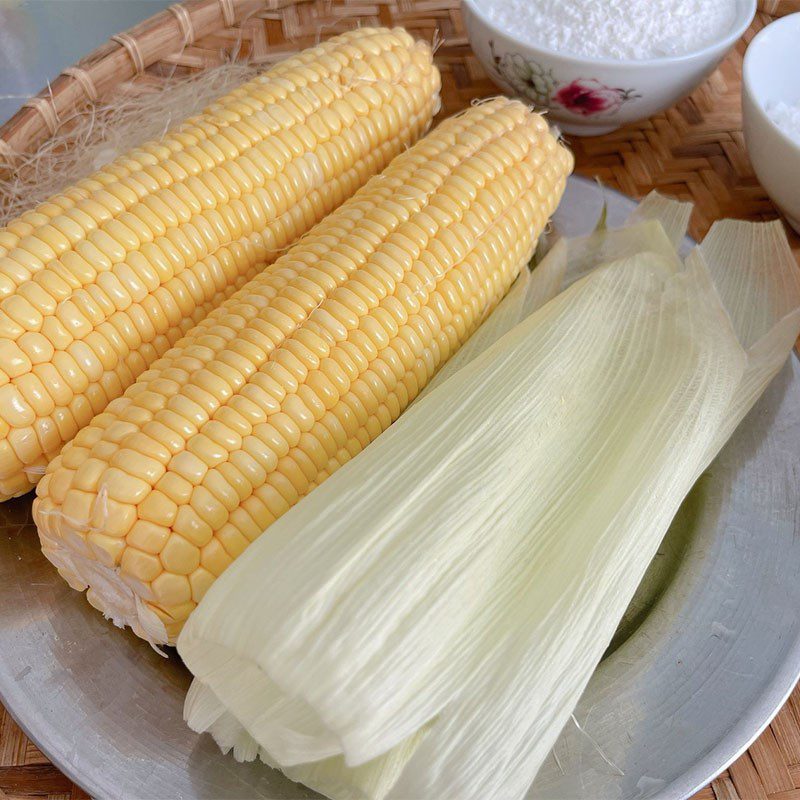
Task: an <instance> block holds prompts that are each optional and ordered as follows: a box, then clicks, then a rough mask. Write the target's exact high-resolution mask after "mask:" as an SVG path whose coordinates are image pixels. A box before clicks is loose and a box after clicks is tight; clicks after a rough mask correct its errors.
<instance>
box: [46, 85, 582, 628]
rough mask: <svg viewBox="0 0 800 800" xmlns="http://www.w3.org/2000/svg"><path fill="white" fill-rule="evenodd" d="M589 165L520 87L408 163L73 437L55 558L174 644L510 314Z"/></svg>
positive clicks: (126, 620)
mask: <svg viewBox="0 0 800 800" xmlns="http://www.w3.org/2000/svg"><path fill="white" fill-rule="evenodd" d="M571 165H572V159H571V156H570V155H569V153H568V152H567V151H566V150H565V149H563V148H562V147H560V146H559V145H558V143H557V141H556V139H555V138H554V137H553V135H552V134H551V133H550V132H549V130H548V127H547V124H546V123H545V121H544V120H543V119H542V118H541V117H540V116H538V115H536V114H533V113H532V112H530V111H529V109H528V108H526V107H525V106H524V105H522V104H521V103H518V102H516V101H511V100H506V99H502V98H501V99H497V100H493V101H490V102H486V103H484V104H482V105H479V106H476V107H474V108H471V109H469V110H468V111H466V112H465V113H463V114H462V115H460V116H458V117H454V118H451V119H450V120H448V121H446V122H445V123H443V124H442V125H441V126H440V127H439V128H438V129H436V130H435V131H434V132H433V133H431V134H430V135H429V136H427V137H426V138H425V139H423V140H422V141H420V142H418V143H417V144H416V145H415V146H414V147H413V148H411V149H410V150H409V151H407V152H406V153H404V154H402V155H400V156H398V157H397V158H395V160H394V161H393V162H392V164H391V165H390V166H389V167H388V168H387V169H386V170H384V172H383V173H382V174H381V175H379V176H376V177H374V178H372V179H371V180H370V181H369V182H368V183H367V184H366V186H364V187H363V188H362V189H361V190H359V191H358V192H357V193H356V195H355V196H354V197H352V198H351V199H350V200H348V201H347V202H346V203H344V205H342V206H341V207H340V208H339V209H337V210H336V211H335V212H333V213H332V214H331V215H330V216H328V217H327V218H326V219H325V220H323V221H322V222H321V223H320V224H318V225H317V226H316V227H315V228H314V229H313V230H312V231H311V232H310V233H309V234H307V235H306V236H305V237H304V238H303V239H301V241H300V242H299V243H298V244H296V245H295V246H294V247H293V248H292V249H291V250H290V251H289V252H287V253H286V254H285V255H284V256H282V257H281V258H279V259H278V260H277V261H276V262H275V263H274V264H273V265H272V266H270V267H267V269H266V270H264V272H262V273H261V274H260V275H259V276H257V277H256V278H254V279H253V280H252V281H251V282H250V283H249V284H248V285H247V286H246V287H244V288H243V289H242V290H240V291H239V292H237V293H236V294H235V295H234V296H233V297H232V298H231V299H230V300H228V301H226V302H225V303H223V304H222V306H220V307H219V308H218V309H216V310H215V311H213V312H212V313H211V314H210V315H209V316H208V317H207V318H206V319H205V320H204V321H203V322H201V323H200V324H199V325H198V326H196V327H195V328H194V329H193V330H192V331H190V333H189V334H188V335H187V336H186V337H184V338H183V339H182V340H181V341H180V342H179V343H178V344H177V345H176V346H175V347H174V348H172V349H171V350H170V351H169V352H168V353H166V355H165V356H164V357H163V358H161V359H160V360H158V361H157V362H156V363H155V364H153V366H152V368H151V369H149V370H148V371H147V372H145V373H144V374H143V375H142V376H141V377H140V378H139V380H138V381H137V382H136V383H135V384H134V385H133V386H132V387H131V388H130V389H128V391H127V392H126V393H125V395H124V396H123V397H121V398H119V399H117V400H115V401H113V402H112V403H111V404H110V405H109V406H108V408H107V409H106V411H105V412H104V413H102V414H100V415H99V416H97V417H95V419H94V420H93V421H92V423H91V424H90V425H89V426H88V427H87V428H85V429H84V430H82V431H81V432H80V433H79V434H78V435H77V436H76V438H75V439H74V440H73V442H72V443H71V444H69V445H67V446H66V447H65V448H64V451H63V453H62V454H61V455H60V456H59V457H58V458H56V459H55V460H54V461H53V462H52V463H51V464H50V467H49V468H48V471H47V474H46V475H45V476H44V478H43V480H42V481H41V483H40V484H39V489H38V498H37V500H36V502H35V504H34V515H35V519H36V522H37V525H38V526H39V531H40V537H41V542H42V548H43V550H44V553H45V554H46V556H47V557H48V558H49V559H50V560H51V561H52V562H53V563H54V564H55V565H56V566H57V567H58V568H59V570H60V572H61V574H62V575H63V576H64V578H65V579H66V580H67V581H68V582H69V583H70V584H71V585H72V586H73V587H74V588H76V589H79V590H82V589H86V588H87V587H88V592H87V596H88V599H89V601H90V602H91V603H92V604H93V605H95V606H96V607H97V608H99V609H100V610H101V611H103V612H104V613H105V614H106V615H108V616H110V617H111V618H112V619H113V620H114V621H115V622H116V623H117V624H127V625H130V626H131V627H132V628H133V630H134V631H135V632H136V633H137V634H138V635H140V636H143V637H145V638H147V639H149V640H150V641H152V642H173V641H174V640H175V638H176V637H177V635H178V633H179V631H180V628H181V626H182V624H183V622H184V621H185V620H186V618H187V617H188V615H189V614H190V613H191V611H192V610H193V609H194V608H195V606H196V604H197V603H198V602H199V601H200V599H201V598H202V596H203V594H204V593H205V591H206V590H207V589H208V588H209V586H210V585H211V584H212V582H213V581H214V580H215V579H216V578H217V577H218V576H219V575H220V574H221V573H222V571H223V570H224V569H225V568H226V567H227V566H228V565H229V564H230V563H231V562H232V560H233V559H234V558H236V557H237V556H238V555H239V554H240V553H241V552H242V551H243V550H244V549H245V547H247V545H248V543H249V542H250V541H252V540H253V539H254V538H255V537H257V536H259V535H260V534H261V533H262V532H263V531H264V529H265V528H266V527H267V526H268V525H269V524H270V523H271V522H273V521H274V520H275V519H276V518H278V517H279V516H280V515H281V514H283V513H284V512H286V511H287V510H288V509H289V508H290V507H291V506H292V505H293V504H295V503H296V502H297V501H298V500H299V498H301V497H302V496H303V495H305V494H306V493H307V492H308V491H310V490H311V489H312V488H313V487H314V486H315V485H317V484H318V483H320V482H321V481H322V480H324V479H325V478H326V477H327V476H328V475H330V474H331V473H332V472H333V471H334V470H336V469H337V468H338V467H339V466H341V465H342V464H344V463H345V462H347V461H348V460H349V459H350V458H352V457H353V456H355V455H356V454H357V453H359V452H360V451H361V450H362V449H363V448H364V447H365V446H366V445H367V444H369V442H370V441H372V440H373V439H374V438H375V437H376V436H378V435H379V434H380V433H381V432H382V431H383V430H385V429H386V428H387V427H388V426H389V425H390V424H391V423H392V422H393V421H394V420H395V419H396V418H397V417H398V415H399V414H400V413H401V412H402V411H403V409H404V408H405V407H406V406H407V405H408V404H409V403H410V402H411V401H412V400H413V399H414V397H415V396H416V395H417V394H418V393H419V391H420V390H421V389H422V388H423V387H424V386H425V384H426V383H427V382H428V380H430V378H431V376H432V375H433V374H434V373H435V371H436V369H437V368H438V367H439V366H440V365H441V364H442V363H443V362H444V361H445V360H446V359H447V358H448V356H449V355H450V354H451V353H452V352H454V351H455V350H456V349H457V348H458V347H459V345H460V344H461V343H462V342H463V341H464V340H465V339H466V338H467V337H468V336H469V335H470V333H471V332H472V331H473V330H474V329H475V328H476V327H477V326H478V325H479V324H480V322H481V321H482V319H483V318H484V317H485V315H486V314H487V313H489V312H490V311H491V309H492V308H493V307H494V306H495V305H496V303H497V302H498V301H499V300H500V298H501V297H502V296H503V294H504V293H505V292H506V290H507V289H508V287H509V286H510V285H511V283H512V282H513V281H514V279H515V278H516V276H517V274H518V272H519V270H520V268H521V266H522V265H524V264H526V263H527V260H528V259H529V257H530V255H531V253H532V250H533V247H534V245H535V243H536V239H537V237H538V235H539V233H540V232H541V230H542V228H543V227H544V225H545V223H546V221H547V219H548V217H549V216H550V214H551V213H552V212H553V211H554V209H555V207H556V205H557V203H558V200H559V199H560V197H561V194H562V192H563V189H564V186H565V182H566V177H567V175H568V173H569V171H570V169H571Z"/></svg>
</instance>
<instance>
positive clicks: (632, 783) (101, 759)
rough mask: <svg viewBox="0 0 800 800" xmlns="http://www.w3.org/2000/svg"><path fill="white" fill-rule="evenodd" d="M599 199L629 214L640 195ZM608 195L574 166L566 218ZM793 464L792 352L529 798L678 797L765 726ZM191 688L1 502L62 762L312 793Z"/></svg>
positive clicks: (776, 673)
mask: <svg viewBox="0 0 800 800" xmlns="http://www.w3.org/2000/svg"><path fill="white" fill-rule="evenodd" d="M605 196H606V198H607V200H608V203H609V219H610V221H611V223H612V224H614V223H615V222H621V221H622V220H623V219H624V217H625V216H626V215H627V213H628V212H629V211H630V209H631V208H632V206H633V203H632V201H631V200H629V199H627V198H624V197H623V196H621V195H618V194H613V193H605ZM602 197H603V193H602V192H601V190H600V189H599V188H598V187H597V186H596V185H595V184H593V183H591V182H590V181H585V180H582V179H579V178H574V179H572V180H571V181H570V185H569V188H568V191H567V195H566V197H565V199H564V202H563V204H562V207H561V209H560V211H559V213H558V215H557V225H558V227H559V228H560V229H561V230H563V231H565V232H567V233H570V234H575V233H581V232H586V231H587V230H588V229H589V228H591V226H592V224H593V221H594V220H595V219H596V218H597V214H598V212H599V209H600V205H601V202H602ZM799 470H800V367H799V366H798V362H797V360H796V359H795V358H793V359H792V363H791V364H789V365H787V367H786V368H785V369H784V371H783V372H782V373H781V375H780V376H779V377H778V379H776V380H775V381H774V383H773V385H772V386H771V387H770V388H769V390H768V391H767V393H766V394H765V396H764V397H763V398H762V400H761V401H760V403H759V404H758V406H757V407H756V408H755V409H754V410H753V412H752V413H751V414H750V415H749V416H748V418H747V419H746V420H745V422H743V423H742V425H741V426H740V428H739V430H738V431H737V433H736V434H735V436H734V438H733V439H732V441H731V442H730V443H729V444H728V446H727V447H726V448H725V450H724V451H723V453H722V454H721V455H720V457H719V458H718V459H717V460H716V461H715V462H714V464H713V465H712V466H711V468H710V469H709V470H708V472H707V473H706V474H705V475H704V476H703V477H702V478H701V479H700V481H699V482H698V485H697V487H696V488H695V489H694V491H693V492H692V494H691V495H690V497H689V498H688V499H687V501H686V502H685V503H684V505H683V508H682V509H681V512H680V514H679V515H678V518H677V519H676V520H675V523H674V524H673V526H672V528H671V530H670V532H669V534H668V535H667V537H666V539H665V541H664V544H663V546H662V548H661V550H660V554H659V556H658V557H657V558H656V560H655V561H654V562H653V565H652V567H651V569H650V571H649V573H648V577H647V579H646V580H645V582H644V584H643V585H642V587H641V589H640V591H639V593H638V594H637V597H636V599H635V600H634V602H633V603H632V604H631V608H630V609H629V611H628V614H627V615H626V618H625V620H624V621H623V624H622V625H621V626H620V630H619V632H618V634H617V637H616V638H615V641H614V643H613V644H612V647H611V648H610V649H609V653H608V654H607V655H606V658H605V659H604V661H603V662H602V664H601V665H600V667H599V668H598V670H597V672H596V674H595V675H594V677H593V679H592V681H591V683H590V684H589V687H588V689H587V691H586V693H585V695H584V697H583V699H582V700H581V703H580V705H579V707H578V709H577V710H576V712H575V722H570V723H569V724H568V725H567V728H566V729H565V731H564V733H563V735H562V737H561V740H560V741H559V743H558V745H557V746H556V748H555V751H554V753H555V755H554V756H551V757H550V758H549V759H548V762H547V763H546V764H545V766H544V768H543V770H542V772H541V774H540V775H539V778H538V779H537V781H536V783H535V785H534V787H533V788H532V790H531V793H530V797H531V798H549V799H550V800H573V799H574V800H578V798H580V800H618V799H619V800H633V799H634V798H660V800H667V798H669V800H676V799H677V798H685V797H688V796H689V795H690V794H691V793H692V792H693V790H695V789H697V788H699V787H700V786H702V785H703V784H704V783H706V782H707V781H708V780H709V779H710V778H711V777H712V776H713V775H715V774H716V773H717V772H719V771H720V770H721V769H723V768H724V767H725V766H726V765H727V764H728V763H729V762H730V761H732V760H733V759H734V758H735V757H736V756H737V755H738V754H739V753H741V752H742V751H743V750H744V749H745V748H746V747H747V746H748V745H749V743H750V742H751V741H752V740H753V739H754V738H755V737H756V735H757V734H758V733H759V732H760V730H761V729H762V728H763V727H764V726H765V725H766V724H767V722H768V721H769V719H770V718H771V716H772V715H773V714H774V713H775V711H776V710H777V709H778V708H779V707H780V705H781V703H782V702H783V701H784V700H785V698H786V696H787V695H788V693H789V692H790V691H791V689H792V687H793V686H794V684H795V682H796V680H797V677H798V674H800V619H798V611H800V580H798V571H799V570H800V536H799V535H798V534H799V533H800V486H799V485H798V471H799ZM188 685H189V675H188V673H187V671H186V670H185V669H184V668H183V666H182V665H181V664H180V662H179V660H178V659H177V657H176V656H175V655H174V654H173V655H172V656H171V657H170V658H169V659H166V658H162V657H161V656H159V655H158V654H157V653H155V652H154V651H153V650H151V649H150V647H149V646H148V645H146V644H145V643H144V642H142V641H140V640H138V639H136V638H135V637H134V636H132V635H131V634H130V633H128V632H124V631H120V630H117V629H115V628H113V627H112V626H111V625H110V624H109V623H107V622H105V621H104V620H103V619H102V617H101V616H100V615H99V614H98V613H97V612H96V611H94V610H93V609H92V608H90V606H89V605H88V604H87V603H86V601H85V600H84V599H83V598H82V597H81V596H80V595H79V594H77V593H75V592H73V591H72V590H70V589H69V588H68V587H67V586H66V584H64V583H63V582H62V581H61V579H60V578H59V577H58V576H57V574H56V573H55V571H54V570H53V569H52V568H51V567H50V565H49V564H48V563H47V562H46V561H45V559H44V558H43V557H42V556H41V554H40V553H39V551H38V546H37V538H36V532H35V530H34V528H33V526H32V525H31V522H30V498H29V497H27V498H21V499H19V500H17V501H14V502H12V503H7V504H5V505H2V506H0V699H2V701H3V703H4V704H5V705H6V707H7V708H8V709H9V710H10V711H11V713H12V714H13V715H14V717H15V718H16V719H17V721H18V722H19V723H20V724H21V726H22V727H23V728H24V730H25V731H26V732H27V733H28V734H29V736H30V737H31V738H32V739H33V740H34V741H35V742H36V743H37V744H38V745H39V746H40V747H41V748H42V750H44V752H45V753H46V754H47V755H48V757H49V758H50V759H51V760H52V761H53V762H54V763H55V764H56V765H57V766H59V767H60V768H61V769H62V770H63V771H64V772H65V773H66V774H67V775H69V776H70V777H71V778H72V779H73V780H74V781H75V782H76V783H78V784H80V785H81V786H82V787H83V788H84V789H86V790H87V791H88V792H90V793H91V794H92V795H93V796H95V797H99V798H137V800H151V799H152V800H155V799H156V798H158V799H159V800H161V799H163V798H170V800H171V799H172V798H204V799H205V798H269V800H288V798H309V797H313V796H315V795H313V794H312V793H311V792H309V791H308V790H307V789H304V788H303V787H301V786H298V785H296V784H293V783H291V782H289V781H288V780H286V779H285V778H283V777H282V776H281V775H280V774H279V773H277V772H274V771H272V770H270V769H268V768H266V767H265V766H263V765H261V764H249V765H242V764H237V763H236V762H235V761H234V760H233V759H232V758H230V757H226V756H222V755H221V754H220V752H219V751H218V750H217V748H216V746H215V745H214V744H213V742H212V741H211V739H210V738H208V737H198V736H196V735H195V734H193V733H191V731H189V730H188V729H187V728H186V727H185V726H184V724H183V721H182V704H183V697H184V693H185V691H186V688H187V687H188ZM451 800H452V799H451Z"/></svg>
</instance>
